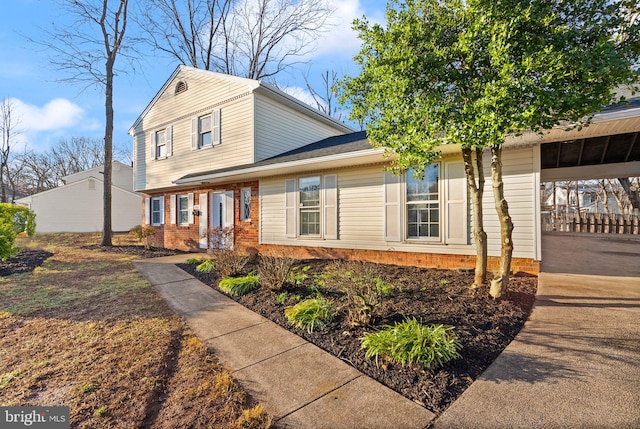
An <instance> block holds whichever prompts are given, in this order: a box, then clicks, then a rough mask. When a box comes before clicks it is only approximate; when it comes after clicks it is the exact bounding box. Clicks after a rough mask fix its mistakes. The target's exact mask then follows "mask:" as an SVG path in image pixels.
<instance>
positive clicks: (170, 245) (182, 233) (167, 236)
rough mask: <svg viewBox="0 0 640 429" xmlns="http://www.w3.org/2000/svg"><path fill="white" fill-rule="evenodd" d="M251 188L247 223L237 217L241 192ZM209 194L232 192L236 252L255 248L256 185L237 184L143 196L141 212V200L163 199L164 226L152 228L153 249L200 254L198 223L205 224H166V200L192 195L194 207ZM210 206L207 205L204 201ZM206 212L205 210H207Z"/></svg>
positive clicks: (168, 218)
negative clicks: (162, 197) (172, 197)
mask: <svg viewBox="0 0 640 429" xmlns="http://www.w3.org/2000/svg"><path fill="white" fill-rule="evenodd" d="M242 188H251V220H250V221H242V220H241V216H240V210H241V201H240V198H241V192H240V191H241V189H242ZM213 191H233V197H234V204H233V206H234V207H233V208H234V224H235V225H236V237H235V240H234V241H235V245H236V246H237V247H238V248H242V249H244V248H248V247H256V246H257V244H258V214H259V210H258V182H257V181H252V182H241V183H233V184H227V185H218V186H208V187H198V188H192V189H182V190H180V191H179V192H170V193H157V194H143V205H142V207H143V210H144V206H145V204H144V199H145V198H150V197H161V196H164V220H165V222H164V225H159V226H154V227H153V228H154V229H155V230H156V236H155V242H154V245H155V246H156V247H164V248H167V249H180V250H186V251H192V252H193V251H195V252H197V251H203V250H204V249H200V246H199V243H200V222H208V219H204V218H203V217H202V216H195V217H194V221H193V224H191V225H178V224H177V223H176V224H172V223H171V222H170V210H171V209H170V203H169V201H170V197H171V195H184V194H189V193H193V199H194V200H193V203H194V205H200V200H199V199H200V194H204V193H206V194H209V193H210V192H213ZM207 203H208V204H211V201H207ZM207 211H209V210H207Z"/></svg>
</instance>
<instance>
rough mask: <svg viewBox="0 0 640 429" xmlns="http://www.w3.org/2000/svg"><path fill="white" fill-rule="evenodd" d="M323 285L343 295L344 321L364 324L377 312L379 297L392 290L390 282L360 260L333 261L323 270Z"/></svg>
mask: <svg viewBox="0 0 640 429" xmlns="http://www.w3.org/2000/svg"><path fill="white" fill-rule="evenodd" d="M323 280H324V285H325V287H327V288H330V289H336V290H338V291H340V292H342V293H344V294H345V296H346V309H347V323H349V324H350V325H351V326H367V325H369V324H370V323H371V321H372V320H373V318H374V317H375V316H376V315H377V310H378V307H379V306H380V304H381V303H382V300H383V299H384V298H385V297H387V296H389V295H392V294H393V286H391V285H390V284H389V283H387V282H385V281H384V280H382V279H381V278H379V277H376V276H375V275H374V274H373V268H371V265H368V264H366V263H362V262H349V263H342V264H335V265H333V266H331V267H329V269H327V270H326V271H325V275H324V278H323Z"/></svg>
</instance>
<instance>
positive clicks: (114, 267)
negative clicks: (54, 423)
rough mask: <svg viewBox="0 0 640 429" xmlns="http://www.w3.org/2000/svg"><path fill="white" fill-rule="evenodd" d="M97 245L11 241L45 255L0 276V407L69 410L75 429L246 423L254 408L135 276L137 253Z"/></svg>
mask: <svg viewBox="0 0 640 429" xmlns="http://www.w3.org/2000/svg"><path fill="white" fill-rule="evenodd" d="M99 239H100V237H99V236H98V235H96V234H88V235H79V234H56V235H43V236H40V237H36V238H33V239H19V241H18V243H17V244H18V246H20V247H27V248H32V249H44V250H47V251H49V252H52V253H53V255H52V256H51V257H49V258H48V259H47V260H46V261H45V262H44V264H43V265H42V267H41V268H39V269H37V270H34V271H33V272H31V273H22V274H15V275H11V276H7V277H1V278H0V403H1V404H3V405H49V406H51V405H67V406H69V407H70V409H71V425H72V427H79V428H85V427H87V428H88V427H92V428H101V427H104V428H119V427H123V428H124V427H127V428H129V427H166V428H183V427H184V428H186V427H196V428H199V427H219V428H225V427H227V428H234V427H240V426H242V427H245V426H246V423H245V421H246V417H247V416H248V415H251V416H253V414H252V413H254V414H255V409H254V406H255V404H253V403H251V402H250V401H249V400H248V399H247V398H246V397H245V394H244V392H243V391H242V390H241V389H240V388H239V387H238V386H237V385H236V384H235V382H234V381H233V380H232V378H231V376H230V375H229V373H228V372H226V371H225V370H224V369H223V368H222V367H220V366H219V365H218V363H217V361H216V359H215V357H213V356H212V355H211V354H209V353H208V352H207V350H206V348H205V347H204V346H203V345H202V343H201V342H200V341H199V340H198V339H197V338H195V337H194V336H193V334H192V333H191V332H190V331H189V330H188V329H186V327H185V326H184V324H183V323H182V322H181V320H180V319H179V318H178V317H176V316H175V315H174V314H173V313H172V312H171V311H170V310H169V308H168V307H167V306H166V304H165V303H164V301H162V300H161V299H160V298H159V297H158V296H157V295H156V293H155V292H154V291H153V290H152V288H151V287H150V286H149V284H148V282H146V281H145V280H144V279H143V278H142V277H141V276H140V275H139V274H138V273H137V272H136V271H135V269H134V268H133V265H132V263H131V261H132V260H134V259H137V258H138V256H137V255H135V254H131V253H122V252H117V251H115V250H114V251H113V252H109V251H102V250H101V249H99V248H95V244H96V243H99ZM130 240H131V239H130V238H129V237H127V236H116V240H114V242H115V243H114V244H122V245H126V246H130V245H131V242H130ZM92 246H93V247H92ZM129 250H130V249H129ZM245 411H247V412H246V413H245ZM251 421H252V422H254V423H255V422H261V423H260V424H261V426H246V427H267V426H268V423H269V422H268V417H266V418H265V415H264V413H261V414H260V415H258V416H254V417H252V419H251Z"/></svg>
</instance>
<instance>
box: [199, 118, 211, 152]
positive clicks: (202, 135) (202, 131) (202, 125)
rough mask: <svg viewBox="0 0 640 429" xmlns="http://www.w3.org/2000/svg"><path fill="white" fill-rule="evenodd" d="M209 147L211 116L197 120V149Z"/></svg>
mask: <svg viewBox="0 0 640 429" xmlns="http://www.w3.org/2000/svg"><path fill="white" fill-rule="evenodd" d="M209 145H211V115H206V116H200V117H199V118H198V147H204V146H209Z"/></svg>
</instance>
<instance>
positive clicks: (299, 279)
mask: <svg viewBox="0 0 640 429" xmlns="http://www.w3.org/2000/svg"><path fill="white" fill-rule="evenodd" d="M310 269H311V266H310V265H305V266H304V267H302V268H300V267H292V268H291V271H289V279H288V281H289V283H291V284H292V285H296V286H300V285H302V283H304V281H305V280H306V279H308V278H309V275H308V274H307V271H309V270H310Z"/></svg>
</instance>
